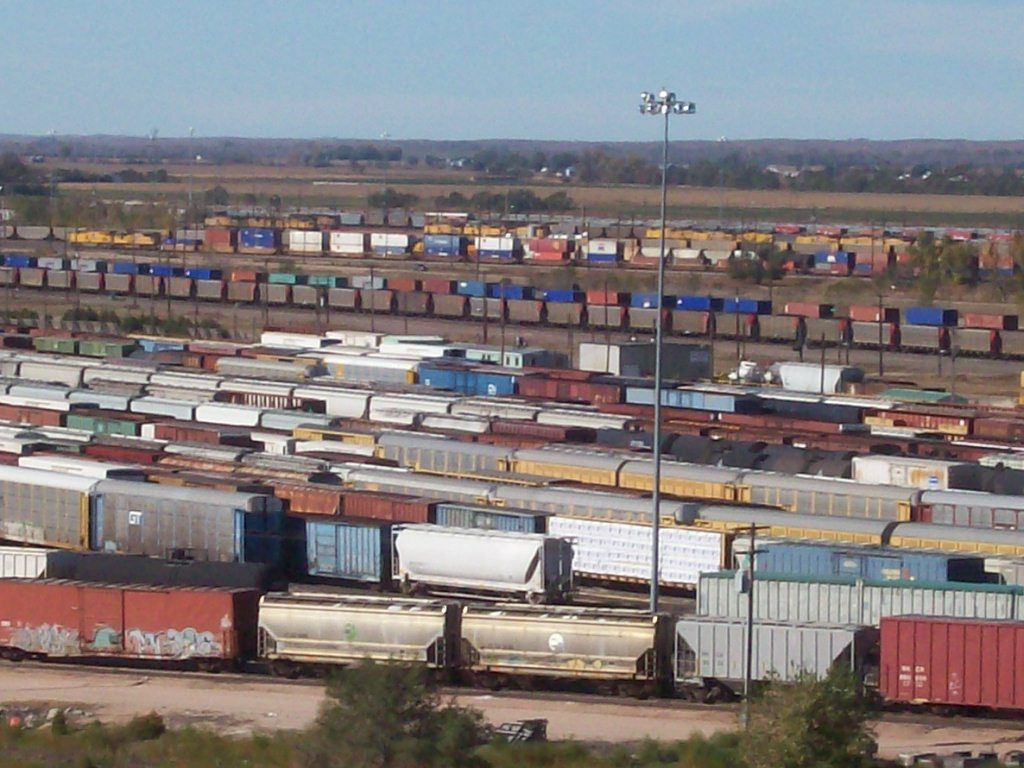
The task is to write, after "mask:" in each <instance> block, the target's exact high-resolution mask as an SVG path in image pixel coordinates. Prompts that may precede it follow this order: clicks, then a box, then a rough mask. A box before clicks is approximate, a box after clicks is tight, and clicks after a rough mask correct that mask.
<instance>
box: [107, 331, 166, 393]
mask: <svg viewBox="0 0 1024 768" xmlns="http://www.w3.org/2000/svg"><path fill="white" fill-rule="evenodd" d="M139 348H140V349H142V351H143V352H177V351H178V350H182V349H184V348H185V342H183V341H170V340H167V341H165V340H164V339H139ZM90 397H92V395H90Z"/></svg>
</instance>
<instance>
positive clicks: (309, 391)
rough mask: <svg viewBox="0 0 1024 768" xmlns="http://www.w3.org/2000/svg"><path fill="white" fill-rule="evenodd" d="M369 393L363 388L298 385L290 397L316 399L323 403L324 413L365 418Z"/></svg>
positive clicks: (351, 417) (350, 417) (348, 417)
mask: <svg viewBox="0 0 1024 768" xmlns="http://www.w3.org/2000/svg"><path fill="white" fill-rule="evenodd" d="M371 394H372V392H370V391H368V390H365V389H341V388H336V387H319V386H299V387H295V389H294V390H293V391H292V397H294V398H295V399H296V400H318V401H320V402H322V403H323V404H324V413H325V414H326V415H328V416H340V417H342V418H346V419H362V418H365V417H366V407H367V404H368V403H369V401H370V395H371Z"/></svg>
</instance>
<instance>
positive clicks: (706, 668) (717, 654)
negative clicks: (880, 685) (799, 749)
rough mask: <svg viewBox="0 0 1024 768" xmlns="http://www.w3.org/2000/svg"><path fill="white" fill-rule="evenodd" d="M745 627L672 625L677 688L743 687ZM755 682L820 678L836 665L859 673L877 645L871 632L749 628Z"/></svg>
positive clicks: (699, 621) (702, 620)
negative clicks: (752, 635)
mask: <svg viewBox="0 0 1024 768" xmlns="http://www.w3.org/2000/svg"><path fill="white" fill-rule="evenodd" d="M746 639H747V623H746V622H745V621H738V620H735V619H712V618H709V617H707V616H701V617H689V618H682V619H679V620H678V621H677V622H676V685H677V686H678V687H679V688H682V689H687V688H691V687H694V686H695V687H697V688H698V689H705V690H707V689H712V690H714V689H719V688H725V689H726V690H728V691H733V692H736V691H739V690H742V687H743V678H744V671H745V662H746V648H747V643H746ZM753 639H754V643H753V645H754V657H753V663H752V666H751V677H752V679H753V680H754V681H755V682H763V681H767V680H772V679H774V680H779V681H782V682H790V681H793V680H795V679H797V677H798V676H800V675H801V674H810V675H813V676H815V677H824V676H825V675H826V674H828V671H829V670H830V669H831V668H832V667H833V666H835V665H837V664H845V665H847V666H849V667H850V668H851V669H853V670H855V671H856V670H863V665H864V660H865V657H866V656H867V655H868V654H869V652H870V651H871V649H872V648H873V647H874V646H875V645H876V644H877V642H878V631H877V630H875V629H873V628H871V627H853V626H834V625H833V626H827V625H822V624H769V623H766V622H757V623H755V624H754V638H753Z"/></svg>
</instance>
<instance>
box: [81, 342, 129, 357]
mask: <svg viewBox="0 0 1024 768" xmlns="http://www.w3.org/2000/svg"><path fill="white" fill-rule="evenodd" d="M135 348H136V345H135V344H134V343H133V342H127V341H114V340H104V339H84V340H82V341H81V342H79V344H78V354H80V355H84V356H86V357H127V356H128V355H130V354H131V353H132V352H134V351H135Z"/></svg>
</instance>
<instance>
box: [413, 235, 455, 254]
mask: <svg viewBox="0 0 1024 768" xmlns="http://www.w3.org/2000/svg"><path fill="white" fill-rule="evenodd" d="M423 252H424V253H429V254H430V255H432V256H461V255H462V254H464V253H465V252H466V241H465V239H463V238H461V237H459V236H458V235H425V236H424V237H423Z"/></svg>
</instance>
